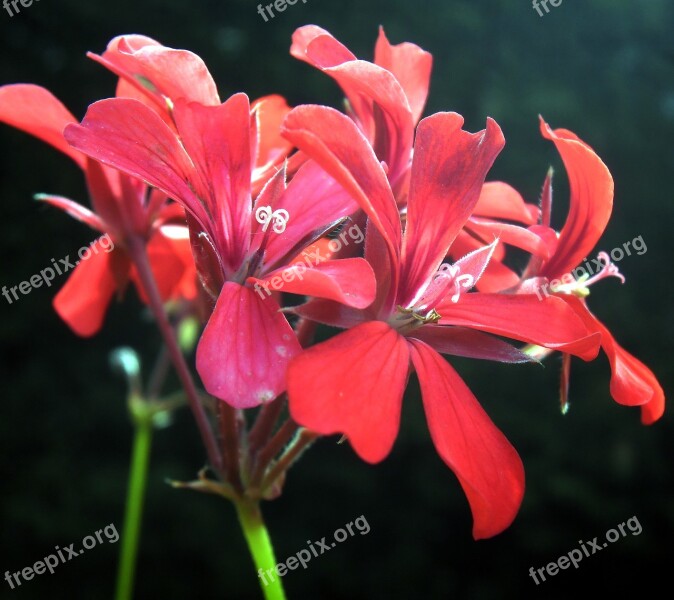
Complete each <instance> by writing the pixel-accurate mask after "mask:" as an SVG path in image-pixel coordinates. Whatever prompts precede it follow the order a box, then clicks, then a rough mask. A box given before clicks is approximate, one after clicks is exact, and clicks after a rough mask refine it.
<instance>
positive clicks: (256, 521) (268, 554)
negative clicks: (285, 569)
mask: <svg viewBox="0 0 674 600" xmlns="http://www.w3.org/2000/svg"><path fill="white" fill-rule="evenodd" d="M235 505H236V511H237V514H238V515H239V523H240V524H241V529H242V530H243V534H244V536H245V538H246V542H248V549H249V550H250V554H251V556H252V557H253V562H254V563H255V568H256V570H257V572H258V577H259V579H260V586H261V587H262V592H263V593H264V597H265V600H285V597H286V596H285V592H284V591H283V584H282V583H281V578H280V577H279V576H278V575H277V574H276V571H275V570H274V567H275V566H276V557H275V556H274V548H273V547H272V544H271V539H270V538H269V533H268V532H267V528H266V527H265V524H264V521H263V519H262V512H261V511H260V503H259V502H256V501H252V500H244V499H241V500H238V501H236V502H235ZM268 570H269V571H270V573H267V571H268ZM263 576H264V578H263Z"/></svg>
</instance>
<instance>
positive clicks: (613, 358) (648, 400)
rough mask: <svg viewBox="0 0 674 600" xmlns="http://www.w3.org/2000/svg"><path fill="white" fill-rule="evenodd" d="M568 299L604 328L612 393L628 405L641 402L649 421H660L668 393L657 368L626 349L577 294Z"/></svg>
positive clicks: (581, 313) (574, 306)
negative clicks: (655, 370)
mask: <svg viewBox="0 0 674 600" xmlns="http://www.w3.org/2000/svg"><path fill="white" fill-rule="evenodd" d="M564 299H565V300H566V301H567V302H568V303H569V304H570V305H571V306H572V307H573V308H574V309H575V310H576V313H577V314H578V315H579V316H580V317H581V318H583V320H586V321H588V324H590V323H591V324H592V325H593V326H595V327H596V328H597V329H599V331H601V347H602V349H603V350H604V352H606V356H607V357H608V360H609V363H610V364H611V385H610V389H611V396H612V397H613V399H614V400H615V401H616V402H617V403H618V404H622V405H624V406H640V407H641V420H642V422H643V423H644V424H645V425H650V424H652V423H654V422H655V421H657V420H658V419H659V418H660V417H661V416H662V415H663V413H664V410H665V393H664V391H663V390H662V386H661V385H660V383H659V382H658V380H657V378H656V377H655V375H654V374H653V372H652V371H651V370H650V369H649V368H648V367H647V366H646V365H645V364H644V363H642V362H641V361H640V360H639V359H637V358H636V357H634V356H632V355H631V354H630V353H629V352H627V350H625V349H624V348H623V347H622V346H620V344H618V342H616V340H615V338H614V337H613V335H612V334H611V332H610V331H609V329H608V327H606V325H604V324H603V323H602V322H601V321H600V320H599V319H597V317H595V316H594V315H593V314H592V313H591V312H590V311H589V309H588V308H587V306H586V305H585V302H583V301H582V300H580V299H579V298H576V297H574V296H564Z"/></svg>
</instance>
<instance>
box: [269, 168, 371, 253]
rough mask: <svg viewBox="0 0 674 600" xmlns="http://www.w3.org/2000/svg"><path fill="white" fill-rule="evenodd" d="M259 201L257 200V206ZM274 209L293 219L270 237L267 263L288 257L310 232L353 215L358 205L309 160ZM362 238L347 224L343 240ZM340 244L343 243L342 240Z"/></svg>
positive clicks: (348, 241)
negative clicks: (278, 232) (280, 232)
mask: <svg viewBox="0 0 674 600" xmlns="http://www.w3.org/2000/svg"><path fill="white" fill-rule="evenodd" d="M259 203H260V201H259V199H258V201H257V202H256V206H257V204H259ZM273 208H283V209H285V210H287V211H288V213H289V214H290V219H289V220H288V223H287V225H286V229H285V231H284V232H283V235H276V234H273V235H272V236H271V239H269V241H268V243H267V247H266V249H265V259H264V262H265V264H266V265H274V264H275V263H276V262H277V261H278V260H280V259H282V258H283V257H285V256H286V254H287V253H288V252H290V251H291V250H292V249H293V248H294V247H296V246H297V244H298V243H300V242H301V241H302V240H303V239H304V238H305V237H306V236H307V235H309V234H311V233H313V232H314V231H317V230H320V229H323V228H324V227H325V226H326V225H328V224H330V223H334V222H336V221H338V220H339V219H341V218H342V217H346V216H348V215H350V214H353V213H354V212H356V211H357V210H358V204H357V203H356V202H355V201H354V200H353V199H352V198H351V195H350V194H348V193H347V192H346V190H344V188H343V187H342V186H341V185H340V184H339V183H337V181H335V180H334V179H333V178H332V177H330V175H328V174H327V173H326V172H325V171H324V170H323V169H321V167H319V166H318V165H317V164H316V163H315V162H314V161H308V162H306V163H304V164H303V165H302V166H301V167H300V169H299V171H298V172H297V174H296V175H295V176H294V177H293V178H292V180H291V181H290V183H289V184H288V188H287V189H286V190H285V193H283V195H282V197H281V198H280V199H279V201H278V203H277V204H276V205H275V206H274V207H273ZM267 231H271V229H268V230H267ZM349 232H352V233H349ZM363 233H364V232H363ZM359 237H360V235H359V234H358V230H357V229H354V226H353V225H349V224H348V223H347V224H346V225H345V226H344V231H343V232H342V234H341V239H342V242H346V245H348V244H349V243H353V240H354V239H358V238H359ZM337 243H340V242H339V239H338V241H337ZM340 245H345V244H344V243H340Z"/></svg>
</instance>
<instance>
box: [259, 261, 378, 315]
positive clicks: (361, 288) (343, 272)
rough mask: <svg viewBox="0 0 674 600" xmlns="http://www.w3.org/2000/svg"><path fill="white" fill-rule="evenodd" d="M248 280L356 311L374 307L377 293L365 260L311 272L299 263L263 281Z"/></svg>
mask: <svg viewBox="0 0 674 600" xmlns="http://www.w3.org/2000/svg"><path fill="white" fill-rule="evenodd" d="M248 281H249V282H251V283H258V284H261V285H262V286H263V287H265V288H268V287H269V286H270V285H271V286H272V289H273V290H282V291H284V292H288V293H290V294H301V295H304V296H313V297H315V298H326V299H328V300H335V301H337V302H341V303H342V304H346V305H347V306H351V307H353V308H366V307H367V306H369V305H370V304H372V301H373V300H374V295H375V291H376V285H375V279H374V273H373V272H372V267H371V266H370V265H369V263H368V262H367V261H365V260H364V259H362V258H344V259H341V260H330V261H328V262H324V263H321V264H318V265H316V266H314V267H310V268H308V269H307V267H306V265H304V264H302V263H296V264H294V265H291V266H289V267H284V268H283V269H279V270H277V271H273V272H272V273H268V274H267V275H266V276H265V277H264V278H261V279H256V278H255V277H249V278H248ZM274 282H275V283H274ZM258 293H260V294H261V295H262V294H263V292H261V291H258Z"/></svg>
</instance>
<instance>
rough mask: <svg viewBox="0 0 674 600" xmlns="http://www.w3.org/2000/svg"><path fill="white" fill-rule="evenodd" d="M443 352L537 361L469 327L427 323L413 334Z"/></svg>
mask: <svg viewBox="0 0 674 600" xmlns="http://www.w3.org/2000/svg"><path fill="white" fill-rule="evenodd" d="M410 337H412V338H414V339H417V340H421V341H422V342H425V343H426V344H428V345H429V346H430V347H431V348H433V349H434V350H435V351H437V352H439V353H440V354H451V355H453V356H465V357H466V358H476V359H481V360H493V361H497V362H503V363H526V362H535V360H534V359H532V358H531V357H530V356H528V355H527V354H525V353H524V352H522V351H521V350H518V349H517V348H515V347H514V346H511V345H510V344H508V343H507V342H504V341H503V340H501V339H499V338H497V337H494V336H492V335H489V334H488V333H482V332H480V331H476V330H475V329H468V328H467V327H448V326H446V325H424V326H423V327H419V329H417V330H416V331H413V332H412V333H411V334H410Z"/></svg>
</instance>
